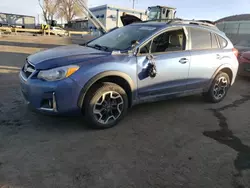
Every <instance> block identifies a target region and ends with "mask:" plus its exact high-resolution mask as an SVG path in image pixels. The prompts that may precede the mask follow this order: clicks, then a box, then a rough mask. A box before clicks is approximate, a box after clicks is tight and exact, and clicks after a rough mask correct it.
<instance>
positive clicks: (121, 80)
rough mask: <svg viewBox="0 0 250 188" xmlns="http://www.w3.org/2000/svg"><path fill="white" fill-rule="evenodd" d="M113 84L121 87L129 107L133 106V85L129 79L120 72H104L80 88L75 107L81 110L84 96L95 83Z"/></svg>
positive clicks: (134, 87)
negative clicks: (127, 99) (126, 96)
mask: <svg viewBox="0 0 250 188" xmlns="http://www.w3.org/2000/svg"><path fill="white" fill-rule="evenodd" d="M106 81H107V82H113V83H116V84H118V85H119V86H121V87H122V88H123V89H124V90H125V91H126V93H127V95H128V98H129V107H131V106H132V105H133V101H134V100H135V89H136V86H135V83H134V82H133V80H132V79H131V77H130V76H129V75H128V74H126V73H124V72H120V71H105V72H102V73H99V74H97V75H95V76H94V77H92V78H91V79H89V81H88V82H87V83H86V84H85V86H84V87H83V88H82V90H81V92H80V95H79V98H78V101H77V105H78V107H80V108H82V106H83V104H84V101H85V97H86V94H87V93H88V91H89V90H90V89H91V88H92V86H94V85H95V84H96V83H99V82H106Z"/></svg>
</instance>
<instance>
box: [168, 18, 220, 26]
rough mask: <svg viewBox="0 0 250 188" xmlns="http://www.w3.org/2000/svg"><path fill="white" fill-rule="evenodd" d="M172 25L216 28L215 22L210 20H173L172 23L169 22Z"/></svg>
mask: <svg viewBox="0 0 250 188" xmlns="http://www.w3.org/2000/svg"><path fill="white" fill-rule="evenodd" d="M170 23H184V24H195V25H203V26H208V27H215V28H216V25H215V24H214V22H212V21H209V20H182V19H179V20H175V19H173V20H171V21H170V22H168V24H170Z"/></svg>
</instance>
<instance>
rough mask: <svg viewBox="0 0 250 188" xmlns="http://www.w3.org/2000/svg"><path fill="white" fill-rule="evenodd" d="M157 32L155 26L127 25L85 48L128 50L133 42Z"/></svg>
mask: <svg viewBox="0 0 250 188" xmlns="http://www.w3.org/2000/svg"><path fill="white" fill-rule="evenodd" d="M156 30H157V27H156V26H146V25H145V26H143V25H128V26H125V27H121V28H118V29H115V30H113V31H111V32H109V33H107V34H105V35H103V36H101V37H99V38H97V39H95V40H93V41H91V42H89V43H88V45H87V46H89V47H94V48H99V49H103V50H106V51H112V50H120V51H123V50H128V49H129V48H131V45H132V44H133V42H135V41H138V42H140V41H141V40H143V39H145V38H146V37H148V36H150V35H151V34H152V33H154V32H155V31H156Z"/></svg>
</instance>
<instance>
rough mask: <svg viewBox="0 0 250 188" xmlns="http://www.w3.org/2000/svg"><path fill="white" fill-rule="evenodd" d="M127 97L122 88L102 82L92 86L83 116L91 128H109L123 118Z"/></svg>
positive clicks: (126, 107) (126, 106)
mask: <svg viewBox="0 0 250 188" xmlns="http://www.w3.org/2000/svg"><path fill="white" fill-rule="evenodd" d="M127 109H128V96H127V93H126V92H125V91H124V89H123V88H122V87H120V86H119V85H117V84H115V83H111V82H104V83H100V84H97V85H94V86H93V87H92V88H91V89H90V91H89V92H88V93H87V96H86V101H85V103H84V110H85V116H86V119H87V121H88V122H89V125H90V126H91V127H93V128H101V129H103V128H110V127H113V126H115V125H117V123H118V122H119V121H120V120H121V119H122V118H123V117H124V116H125V114H126V112H127Z"/></svg>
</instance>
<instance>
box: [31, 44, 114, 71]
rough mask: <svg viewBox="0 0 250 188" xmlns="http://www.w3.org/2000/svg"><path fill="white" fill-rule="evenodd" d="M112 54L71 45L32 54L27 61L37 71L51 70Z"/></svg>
mask: <svg viewBox="0 0 250 188" xmlns="http://www.w3.org/2000/svg"><path fill="white" fill-rule="evenodd" d="M110 54H111V53H110V52H104V51H100V50H97V49H93V48H89V47H85V46H80V45H69V46H62V47H56V48H52V49H48V50H44V51H41V52H38V53H35V54H32V55H30V56H29V57H28V58H27V60H28V61H29V62H30V63H31V64H32V65H34V66H35V68H36V69H51V68H55V67H59V66H66V65H70V64H78V63H84V62H86V60H89V59H91V60H92V59H95V58H100V57H103V56H107V55H110Z"/></svg>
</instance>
